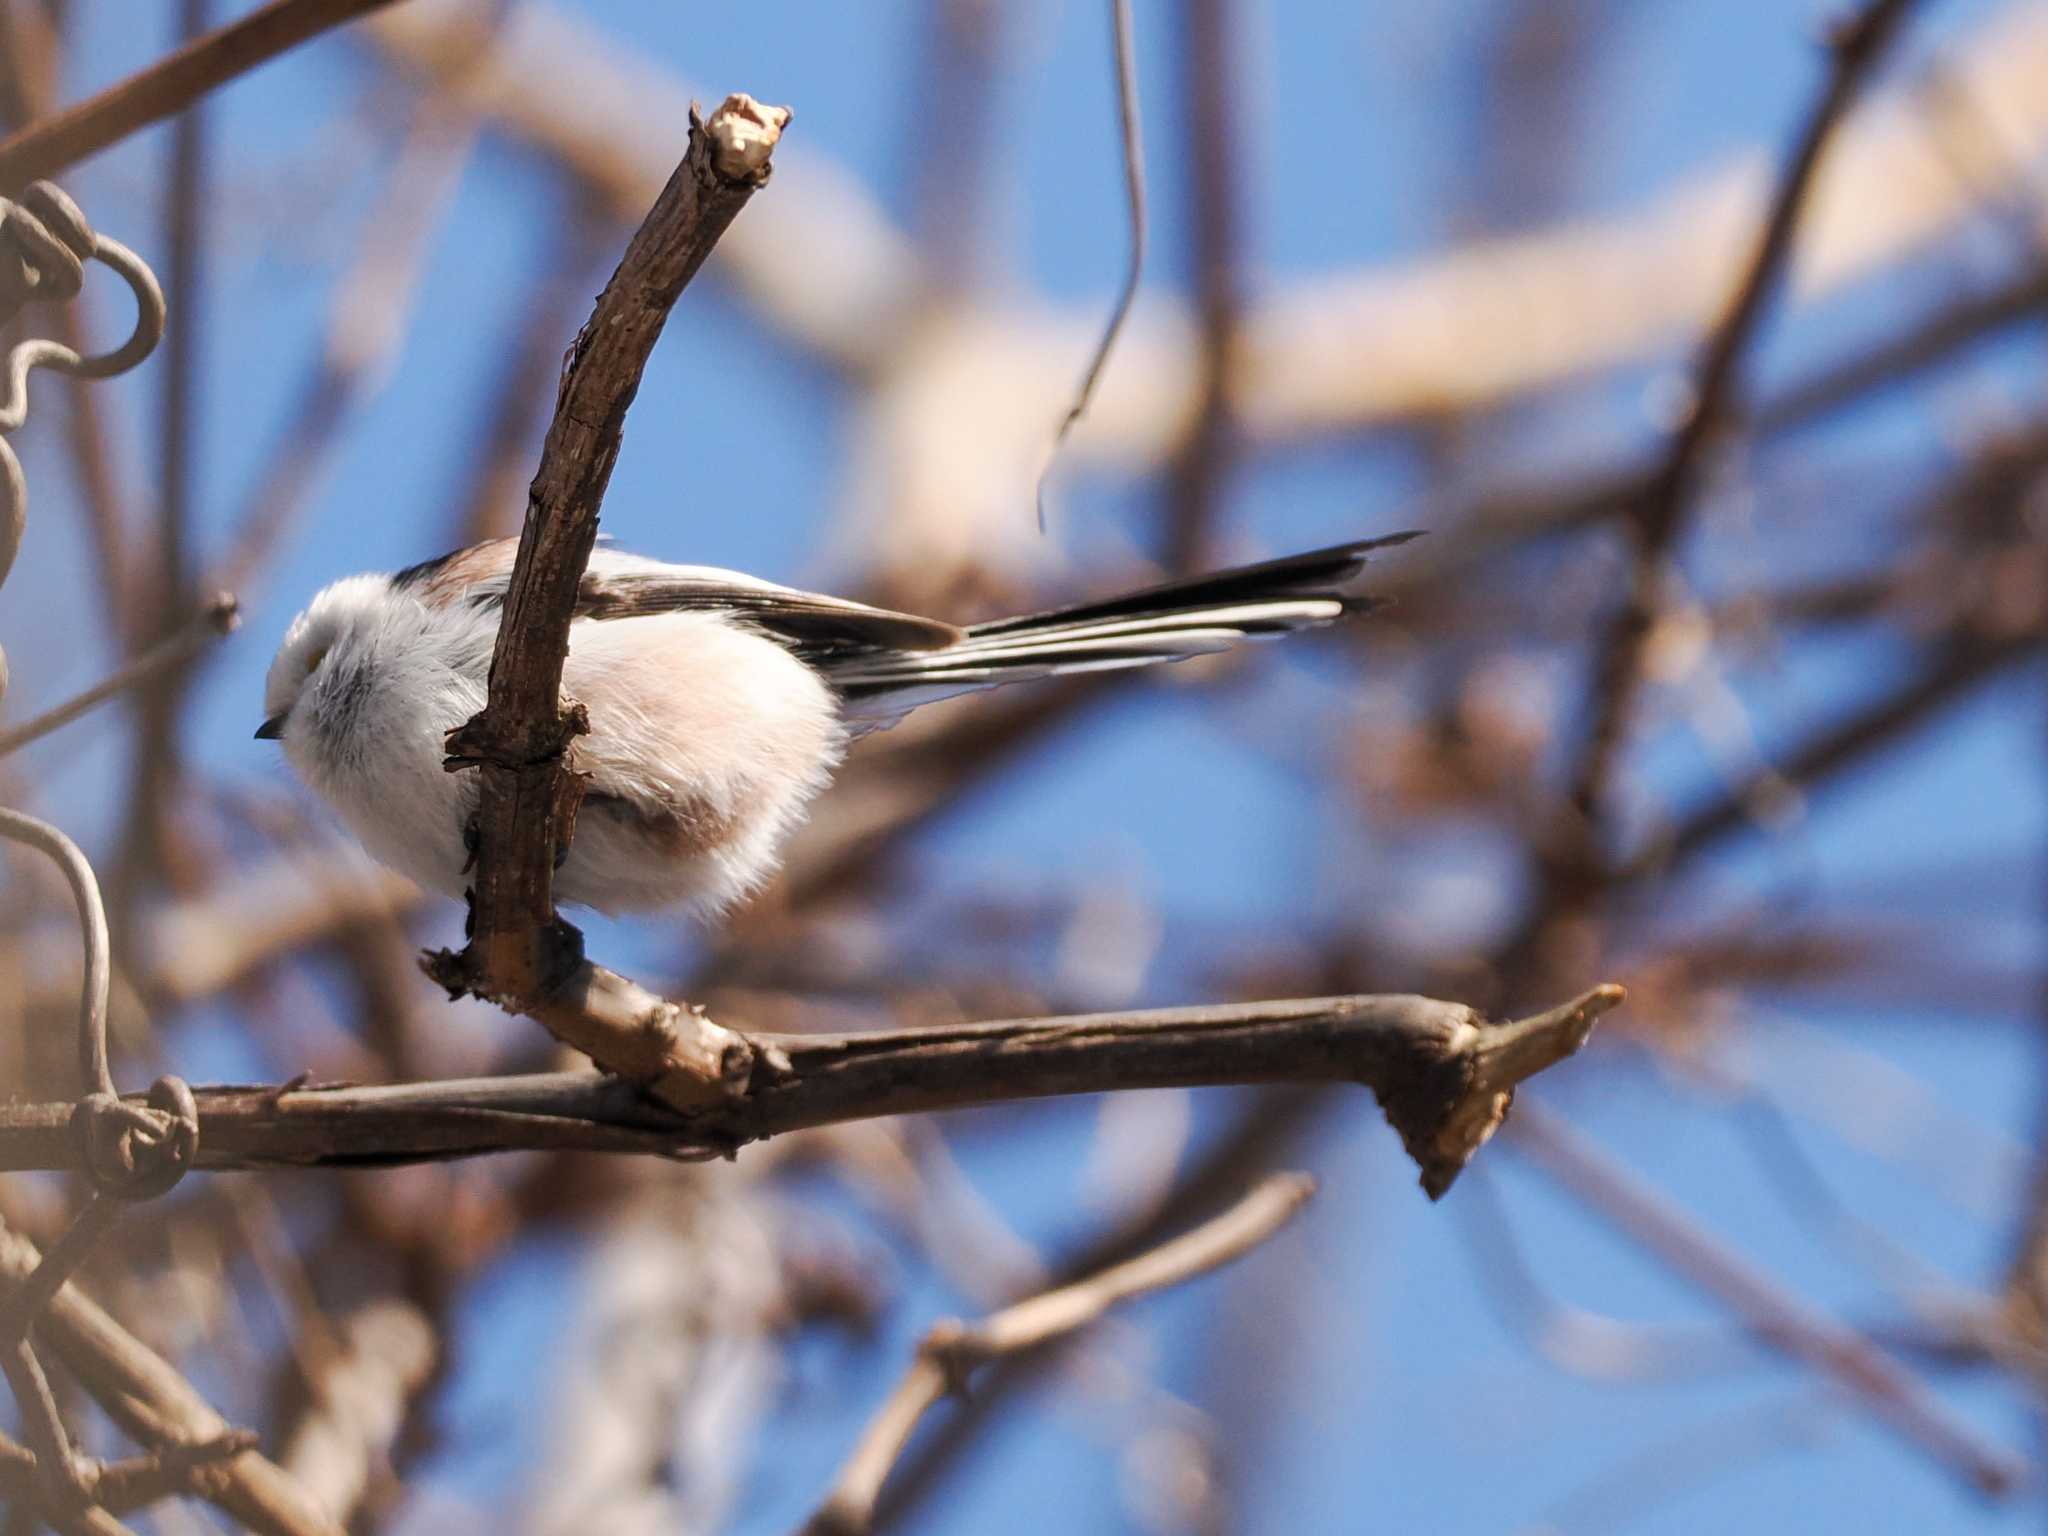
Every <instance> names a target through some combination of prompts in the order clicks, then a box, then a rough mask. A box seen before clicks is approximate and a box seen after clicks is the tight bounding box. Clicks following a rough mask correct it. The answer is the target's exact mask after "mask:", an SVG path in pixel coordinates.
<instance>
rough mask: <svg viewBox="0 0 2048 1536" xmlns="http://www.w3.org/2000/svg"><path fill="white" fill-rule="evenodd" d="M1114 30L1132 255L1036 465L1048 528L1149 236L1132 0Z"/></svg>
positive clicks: (1118, 2)
mask: <svg viewBox="0 0 2048 1536" xmlns="http://www.w3.org/2000/svg"><path fill="white" fill-rule="evenodd" d="M1109 22H1110V33H1111V36H1112V38H1113V39H1114V42H1115V52H1116V114H1117V133H1118V137H1119V139H1120V141H1121V143H1122V145H1123V160H1124V210H1125V218H1126V221H1127V224H1128V227H1129V230H1130V242H1131V244H1130V256H1129V259H1128V261H1127V263H1126V265H1125V267H1124V280H1123V286H1122V288H1121V289H1119V290H1118V293H1117V296H1116V306H1115V308H1113V309H1112V310H1110V312H1109V323H1108V325H1106V326H1104V327H1103V331H1102V336H1101V339H1099V340H1098V341H1097V342H1096V343H1095V352H1094V355H1093V356H1091V357H1090V358H1089V359H1088V371H1087V372H1086V373H1084V374H1082V375H1081V387H1080V389H1079V390H1077V391H1076V392H1075V395H1074V401H1073V404H1071V405H1069V406H1068V407H1067V410H1066V414H1065V415H1064V416H1062V417H1060V424H1059V425H1058V426H1057V427H1055V428H1054V429H1053V434H1052V441H1051V442H1049V443H1047V444H1046V446H1045V456H1044V458H1043V459H1042V460H1041V461H1040V463H1039V467H1038V526H1039V529H1040V531H1043V530H1044V528H1045V481H1046V477H1047V476H1048V475H1050V474H1051V473H1052V465H1053V460H1054V458H1055V457H1057V455H1058V454H1059V451H1060V446H1061V444H1063V443H1065V442H1066V440H1067V434H1068V433H1070V432H1072V431H1073V430H1074V423H1076V422H1077V421H1079V420H1080V419H1081V418H1082V417H1083V416H1085V415H1087V413H1088V402H1089V401H1091V400H1093V399H1094V398H1095V386H1096V384H1097V383H1098V382H1099V381H1100V380H1101V378H1102V370H1103V369H1105V368H1107V367H1108V366H1109V355H1110V353H1112V352H1114V351H1115V350H1116V341H1117V337H1118V336H1120V335H1122V334H1123V328H1124V322H1125V321H1126V320H1128V319H1129V318H1130V315H1131V305H1132V304H1134V303H1136V302H1137V298H1138V282H1139V280H1140V279H1141V278H1142V277H1143V276H1144V274H1145V241H1146V236H1147V224H1148V221H1147V219H1146V217H1145V144H1144V139H1143V138H1142V136H1141V134H1140V132H1139V129H1140V123H1139V116H1138V60H1137V48H1136V45H1135V44H1134V43H1133V42H1132V40H1131V0H1109Z"/></svg>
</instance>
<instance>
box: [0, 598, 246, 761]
mask: <svg viewBox="0 0 2048 1536" xmlns="http://www.w3.org/2000/svg"><path fill="white" fill-rule="evenodd" d="M240 622H241V617H240V605H239V604H237V603H236V601H235V599H234V598H233V597H232V596H231V595H230V594H228V593H226V592H222V593H220V594H219V595H217V596H216V597H214V599H213V600H212V601H211V602H209V603H208V604H207V605H206V606H205V607H204V608H202V609H201V610H200V611H199V613H198V615H197V617H195V618H194V619H193V620H192V621H191V622H190V623H189V624H187V625H186V626H185V627H184V628H183V629H181V630H179V631H178V632H177V633H176V634H174V635H172V636H171V637H170V638H169V639H168V640H165V641H163V642H162V643H161V644H160V645H157V646H155V647H153V648H152V649H150V650H148V651H145V652H144V653H143V654H142V655H140V656H138V657H136V658H135V659H134V660H133V661H131V662H129V663H128V664H127V665H126V666H123V667H120V668H117V669H116V670H115V671H114V673H113V675H112V676H110V677H108V678H106V679H105V680H104V681H102V682H98V683H95V684H94V685H93V686H92V687H90V688H88V689H86V690H85V692H83V693H81V694H79V695H77V696H76V697H74V698H70V699H66V700H65V701H64V702H63V703H62V704H59V705H57V706H56V707H55V708H53V709H49V710H45V711H44V712H43V713H42V714H40V715H38V716H36V717H35V718H34V719H33V720H24V721H23V722H22V723H21V724H20V725H17V726H15V727H13V728H12V729H10V730H6V731H0V757H5V756H7V755H8V754H9V753H10V752H18V751H20V750H21V749H22V748H23V747H25V746H27V745H28V744H29V743H30V742H32V741H37V740H40V739H41V738H42V737H45V736H47V735H49V734H50V733H51V732H52V731H55V730H59V729H61V728H63V727H64V726H67V725H69V724H70V723H71V722H72V721H74V720H76V719H78V718H79V716H81V715H84V714H87V713H89V712H90V711H92V710H93V709H96V708H97V707H98V706H100V705H101V704H104V703H106V701H107V700H108V699H111V698H113V697H114V696H115V695H116V694H118V693H121V692H124V691H125V690H127V689H129V688H133V687H135V686H137V685H138V684H141V683H146V682H148V681H149V680H150V679H151V678H153V677H155V676H156V675H157V674H158V673H160V672H162V671H164V670H165V669H166V668H169V667H175V666H179V665H181V664H182V663H184V662H186V661H189V660H190V659H191V658H192V657H194V656H197V655H198V654H199V653H200V652H201V651H203V650H205V649H206V647H207V646H209V645H211V644H212V643H213V642H214V641H216V640H218V639H220V638H221V637H222V636H223V635H231V634H233V633H234V631H235V626H236V625H237V624H239V623H240Z"/></svg>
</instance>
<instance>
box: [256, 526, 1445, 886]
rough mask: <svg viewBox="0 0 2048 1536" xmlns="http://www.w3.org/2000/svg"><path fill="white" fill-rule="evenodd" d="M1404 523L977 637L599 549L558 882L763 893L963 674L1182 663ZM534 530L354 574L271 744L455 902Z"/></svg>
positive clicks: (307, 646) (1311, 588)
mask: <svg viewBox="0 0 2048 1536" xmlns="http://www.w3.org/2000/svg"><path fill="white" fill-rule="evenodd" d="M1411 537H1413V535H1411V534H1395V535H1393V536H1392V537H1389V538H1382V539H1368V540H1364V541H1361V542H1358V543H1353V544H1341V545H1338V546H1337V547H1335V548H1333V549H1324V550H1317V551H1315V552H1314V553H1312V554H1305V555H1294V556H1291V557H1289V558H1287V559H1284V560H1270V561H1266V562H1265V563H1263V564H1259V565H1250V566H1244V567H1242V568H1240V569H1237V570H1231V571H1223V572H1219V573H1217V574H1214V575H1209V576H1197V577H1194V578H1191V579H1189V580H1185V581H1175V582H1169V583H1167V584H1166V585H1164V586H1157V587H1149V588H1147V589H1145V590H1144V591H1141V592H1132V593H1129V594H1126V595H1125V596H1122V597H1114V598H1110V599H1108V600H1106V601H1102V602H1092V603H1080V604H1077V605H1075V606H1073V607H1071V608H1060V609H1056V610H1054V611H1052V612H1049V613H1037V614H1031V615H1029V616H1027V617H1024V618H1017V619H1003V620H1000V621H997V622H995V623H990V624H974V625H969V626H967V627H965V628H962V627H959V626H956V625H953V624H947V623H944V622H942V621H941V620H938V619H923V618H917V617H915V616H913V615H911V614H906V613H891V612H888V611H887V610H885V609H880V608H870V607H867V606H865V605H864V604H861V603H853V602H847V601H845V600H844V599H841V598H836V597H823V596H819V595H818V594H816V593H811V592H799V591H796V590H795V589H793V588H790V587H780V586H776V585H774V584H773V583H771V582H766V581H758V580H756V579H754V578H753V577H750V576H741V575H737V574H735V573H733V572H731V571H720V570H713V569H710V568H708V567H704V566H691V565H665V564H663V563H661V562H660V561H656V560H647V559H642V558H641V557H639V556H636V555H628V554H624V553H621V552H619V551H617V550H613V549H610V548H600V549H599V550H598V551H597V552H596V553H595V554H593V555H592V557H591V560H590V566H589V569H588V571H587V573H586V574H585V576H584V578H583V584H582V587H581V589H580V591H579V594H578V601H577V608H576V618H575V621H574V622H573V623H572V624H571V626H570V629H569V656H568V662H567V665H566V666H565V668H564V670H563V674H562V686H563V689H564V691H565V692H566V693H567V694H568V695H569V696H570V697H572V698H574V699H576V700H578V701H580V702H581V703H582V704H583V705H584V706H585V708H586V709H587V710H588V711H589V715H590V731H589V734H587V735H585V736H581V737H578V738H577V740H576V741H575V743H574V744H573V746H572V747H571V749H570V756H571V762H572V765H573V766H574V767H575V768H576V769H577V770H579V771H580V772H582V773H584V774H587V775H588V776H589V782H588V786H587V790H586V793H585V794H584V797H583V804H582V809H581V810H580V811H579V813H578V816H577V822H576V835H575V838H574V841H573V842H572V844H571V846H570V849H569V852H568V855H567V857H566V859H565V860H564V862H563V863H562V866H561V868H560V870H559V871H558V872H557V874H556V877H555V893H556V895H557V897H558V898H559V899H560V900H562V901H564V902H571V903H576V904H579V905H583V906H591V907H596V908H598V909H600V910H602V911H607V912H621V911H631V910H635V909H643V908H649V907H668V906H688V907H691V908H694V909H696V910H698V911H699V912H705V913H709V912H715V911H716V910H718V909H719V908H721V907H724V906H725V905H727V904H728V903H730V902H732V901H733V900H735V899H736V898H737V897H740V896H742V895H744V894H746V893H747V892H748V891H751V890H752V889H754V888H755V887H756V886H758V885H760V884H761V883H762V881H764V880H765V879H766V878H767V877H768V876H769V875H770V874H771V873H772V872H773V871H774V869H775V866H776V862H777V858H778V854H779V851H780V848H781V844H782V841H783V839H784V837H785V836H787V834H788V833H789V832H790V830H791V829H792V828H793V827H794V826H795V825H796V824H797V823H798V821H799V820H801V818H802V816H803V813H804V809H805V807H806V806H807V805H808V804H809V803H810V801H811V798H812V796H814V795H816V794H817V793H818V791H819V790H821V789H822V788H824V786H825V783H826V781H827V780H828V779H829V778H830V777H831V775H832V770H833V769H834V768H836V767H837V766H838V764H839V760H840V757H841V755H842V754H843V753H844V751H845V748H846V744H847V742H848V741H849V740H850V739H851V738H852V737H854V736H857V735H859V734H861V733H862V732H864V731H867V730H872V729H874V728H875V727H877V726H882V725H888V724H891V723H893V722H894V721H895V720H897V719H898V718H900V717H901V716H902V715H904V714H905V713H906V712H908V711H909V710H912V709H915V708H916V707H917V706H918V705H920V704H923V703H927V702H929V701H931V700H933V699H937V698H943V697H946V696H947V695H949V694H953V693H959V692H961V691H963V690H966V689H972V688H984V687H993V686H995V685H997V684H1000V683H1011V682H1022V681H1025V680H1027V679H1030V678H1039V677H1056V676H1063V675H1065V674H1068V673H1075V672H1098V671H1107V670H1111V669H1114V668H1121V667H1142V666H1148V665H1150V664H1152V663H1153V662H1161V661H1178V660H1181V659H1182V658H1183V657H1188V656H1194V655H1199V654H1201V653H1203V652H1207V651H1219V650H1223V649H1225V648H1227V647H1229V646H1231V645H1234V644H1236V643H1237V642H1238V641H1239V640H1243V639H1247V638H1250V637H1254V636H1264V635H1280V634H1289V633H1292V632H1293V631H1295V630H1298V629H1307V628H1311V627H1313V626H1316V625H1320V624H1327V623H1329V622H1330V621H1331V620H1333V619H1336V618H1338V617H1340V616H1341V615H1343V614H1346V613H1354V612H1359V611H1361V610H1363V609H1365V608H1367V607H1370V606H1371V603H1370V600H1369V599H1365V598H1361V597H1357V596H1352V595H1348V594H1347V593H1346V592H1345V590H1344V589H1345V588H1346V587H1347V586H1348V585H1349V584H1350V583H1351V582H1352V581H1353V580H1354V579H1355V578H1356V577H1357V576H1358V575H1359V573H1360V572H1361V571H1362V570H1363V569H1364V567H1365V563H1366V556H1367V554H1368V552H1370V551H1372V550H1374V549H1378V548H1382V547H1384V546H1386V545H1389V544H1395V543H1399V542H1401V541H1402V540H1405V539H1407V538H1411ZM516 549H517V546H516V544H515V542H514V541H513V540H511V539H500V540H496V541H493V542H491V543H488V544H478V545H474V546H472V547H471V548H468V549H461V550H457V551H455V552H454V553H453V554H449V555H443V556H442V557H441V558H440V559H438V560H429V561H427V562H425V563H424V564H421V565H415V566H412V567H410V568H409V569H407V570H403V571H399V572H398V573H397V574H395V575H385V574H381V573H379V574H372V575H363V576H350V577H348V578H347V579H345V580H342V581H337V582H335V583H334V584H333V585H332V586H329V587H327V588H326V589H325V590H323V591H322V592H321V593H320V594H319V595H318V596H317V597H315V598H314V599H313V601H312V602H311V603H310V604H309V605H308V606H307V608H306V610H305V611H304V612H303V613H301V614H300V615H299V616H298V617H297V618H296V619H294V620H293V621H292V625H291V628H290V630H289V631H288V632H287V633H286V635H285V638H284V644H283V645H282V646H280V647H279V649H278V653H277V659H276V660H275V661H273V662H272V663H271V667H270V676H269V679H268V681H267V683H266V685H265V688H264V709H265V713H266V714H267V715H268V717H269V718H267V719H266V720H265V721H264V722H263V725H262V728H261V729H260V730H258V731H257V732H256V734H257V735H258V736H259V737H263V738H265V739H268V740H273V741H281V742H283V744H284V750H285V755H286V756H287V757H288V758H289V759H290V760H291V763H292V766H293V767H294V768H296V769H297V770H298V772H299V774H300V776H301V777H302V778H304V779H305V780H306V782H307V783H309V784H311V785H312V786H313V788H314V789H316V790H318V791H319V792H320V793H321V794H322V795H324V796H326V797H327V799H328V800H330V801H332V802H333V804H334V806H335V808H336V809H337V810H339V811H340V812H341V815H342V818H343V819H344V820H345V821H346V822H347V823H348V825H349V827H350V828H351V829H352V830H353V831H354V832H355V834H356V836H357V837H359V838H361V839H362V841H363V843H364V845H365V846H366V847H367V848H368V849H369V850H370V852H371V853H373V854H375V855H376V856H377V857H378V858H379V859H382V860H383V861H384V862H385V863H387V864H389V865H391V866H392V867H393V868H394V869H397V870H399V871H401V872H403V873H404V874H407V875H409V876H411V877H412V878H413V879H415V880H417V881H419V882H420V883H421V884H422V885H425V886H428V887H430V888H432V889H435V890H440V891H446V892H448V893H449V894H451V895H460V894H461V892H462V889H463V884H464V871H465V869H466V868H467V865H468V862H469V856H468V852H467V848H466V843H467V841H468V836H467V829H468V828H469V826H470V823H471V820H472V818H473V816H474V813H475V809H476V796H477V776H476V775H475V774H473V773H449V772H447V771H446V770H445V769H444V768H443V767H442V761H443V743H444V739H445V738H446V736H447V734H448V732H449V731H451V730H452V729H454V728H455V727H456V726H458V725H461V724H462V723H463V722H464V721H465V720H467V719H469V717H470V716H471V715H473V714H475V713H476V712H477V711H478V710H479V709H481V708H483V705H484V694H485V685H486V682H487V680H488V678H489V675H490V666H491V650H492V646H493V643H494V642H495V640H496V638H497V633H498V619H499V615H500V611H501V610H502V608H503V606H504V601H505V589H506V586H507V584H508V583H509V581H510V579H511V574H512V562H513V557H514V555H515V553H516Z"/></svg>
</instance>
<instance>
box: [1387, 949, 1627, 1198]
mask: <svg viewBox="0 0 2048 1536" xmlns="http://www.w3.org/2000/svg"><path fill="white" fill-rule="evenodd" d="M1627 997H1628V992H1627V989H1626V988H1623V987H1621V986H1618V985H1616V984H1615V983H1613V982H1611V981H1610V982H1603V983H1602V984H1601V985H1599V986H1597V987H1594V988H1593V989H1592V990H1590V991H1588V992H1584V993H1581V994H1580V995H1579V996H1577V997H1575V998H1573V999H1572V1000H1571V1001H1570V1002H1568V1003H1561V1004H1559V1005H1558V1006H1557V1007H1555V1008H1552V1009H1550V1010H1548V1011H1547V1012H1544V1013H1538V1014H1533V1015H1531V1016H1530V1017H1529V1018H1526V1019H1515V1020H1511V1021H1510V1022H1508V1023H1504V1024H1481V1025H1476V1026H1474V1029H1475V1032H1476V1034H1477V1039H1476V1041H1475V1042H1473V1043H1471V1044H1469V1045H1467V1047H1466V1048H1465V1050H1464V1052H1463V1055H1464V1056H1465V1058H1466V1060H1467V1061H1468V1062H1469V1063H1470V1071H1471V1076H1470V1078H1469V1080H1468V1081H1467V1083H1466V1085H1465V1090H1464V1092H1463V1093H1462V1094H1460V1095H1459V1096H1458V1098H1457V1099H1456V1100H1454V1101H1453V1102H1452V1103H1451V1105H1450V1107H1449V1108H1448V1109H1447V1110H1443V1111H1441V1113H1440V1117H1439V1118H1438V1120H1437V1123H1436V1125H1435V1127H1434V1128H1433V1129H1430V1130H1427V1131H1426V1132H1423V1133H1421V1134H1418V1131H1419V1130H1420V1128H1419V1127H1416V1128H1411V1127H1410V1126H1409V1125H1408V1124H1405V1123H1403V1120H1402V1119H1401V1118H1400V1116H1399V1114H1398V1113H1397V1108H1398V1107H1397V1106H1389V1107H1388V1109H1387V1118H1388V1119H1389V1120H1390V1121H1392V1122H1393V1124H1394V1129H1395V1130H1397V1131H1399V1132H1400V1133H1401V1139H1402V1141H1403V1142H1405V1143H1406V1144H1407V1147H1408V1151H1409V1153H1410V1154H1411V1155H1412V1156H1413V1157H1414V1159H1415V1161H1416V1164H1417V1166H1419V1167H1420V1168H1421V1169H1422V1188H1423V1192H1424V1193H1425V1194H1427V1195H1428V1196H1429V1198H1430V1199H1432V1200H1436V1199H1440V1198H1441V1197H1442V1196H1443V1194H1444V1193H1445V1191H1447V1190H1448V1189H1449V1188H1450V1187H1451V1185H1452V1184H1453V1183H1454V1182H1456V1180H1457V1177H1458V1175H1459V1174H1460V1173H1462V1172H1463V1171H1464V1169H1465V1165H1466V1164H1467V1163H1469V1162H1470V1161H1471V1160H1472V1154H1473V1153H1475V1152H1477V1151H1478V1150H1479V1149H1480V1148H1481V1147H1483V1146H1485V1145H1486V1143H1487V1142H1488V1141H1489V1140H1491V1139H1492V1137H1493V1133H1494V1132H1495V1131H1497V1130H1499V1129H1500V1128H1501V1126H1502V1125H1503V1124H1504V1123H1505V1122H1506V1120H1507V1117H1508V1107H1509V1105H1511V1104H1512V1103H1513V1102H1514V1098H1515V1086H1516V1085H1517V1084H1518V1083H1521V1082H1523V1081H1524V1080H1525V1079H1527V1078H1531V1077H1534V1076H1535V1075H1536V1074H1537V1073H1538V1072H1541V1071H1542V1070H1543V1069H1544V1068H1546V1067H1552V1066H1555V1065H1556V1064H1557V1063H1558V1062H1560V1061H1563V1060H1564V1059H1565V1058H1566V1057H1568V1056H1574V1055H1577V1054H1578V1051H1579V1048H1580V1047H1581V1046H1583V1045H1584V1044H1585V1043H1586V1041H1587V1039H1588V1038H1589V1037H1590V1036H1591V1035H1592V1033H1593V1025H1594V1024H1595V1023H1596V1022H1597V1021H1598V1020H1599V1018H1600V1016H1601V1015H1602V1014H1605V1013H1608V1012H1611V1011H1612V1010H1613V1009H1615V1008H1618V1007H1620V1006H1621V1004H1622V1002H1623V1001H1624V1000H1625V999H1626V998H1627Z"/></svg>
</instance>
